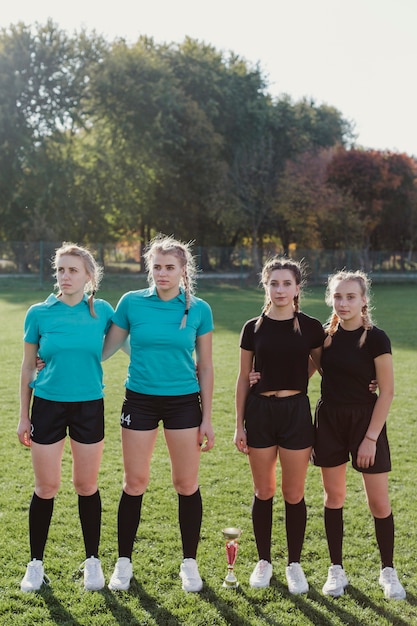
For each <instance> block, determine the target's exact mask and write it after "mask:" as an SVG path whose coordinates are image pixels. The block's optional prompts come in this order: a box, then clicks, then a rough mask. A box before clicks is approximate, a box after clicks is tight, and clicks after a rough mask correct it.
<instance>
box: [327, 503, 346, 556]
mask: <svg viewBox="0 0 417 626" xmlns="http://www.w3.org/2000/svg"><path fill="white" fill-rule="evenodd" d="M324 528H325V530H326V537H327V546H328V548H329V556H330V562H331V564H332V565H342V566H343V554H342V546H343V507H342V508H340V509H329V508H327V506H325V507H324Z"/></svg>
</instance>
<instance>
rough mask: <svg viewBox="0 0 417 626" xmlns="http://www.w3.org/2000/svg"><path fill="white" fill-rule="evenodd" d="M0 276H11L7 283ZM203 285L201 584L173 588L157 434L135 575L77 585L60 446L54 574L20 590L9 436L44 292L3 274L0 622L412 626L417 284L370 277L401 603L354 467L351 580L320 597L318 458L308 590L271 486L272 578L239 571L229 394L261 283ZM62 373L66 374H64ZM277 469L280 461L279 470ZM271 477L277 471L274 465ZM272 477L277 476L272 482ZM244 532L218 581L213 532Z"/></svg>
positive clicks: (72, 501) (113, 431) (172, 531)
mask: <svg viewBox="0 0 417 626" xmlns="http://www.w3.org/2000/svg"><path fill="white" fill-rule="evenodd" d="M6 281H7V282H6ZM136 281H137V278H135V279H127V278H125V279H120V278H119V277H117V278H114V277H105V279H104V282H103V289H102V292H100V294H101V295H102V297H105V298H106V299H108V300H109V301H110V302H112V303H113V304H115V303H116V302H117V300H118V298H119V296H120V295H121V293H122V292H123V291H126V290H128V289H135V288H137V287H139V286H142V284H140V285H137V284H136ZM199 287H200V290H199V294H200V295H201V297H204V298H205V299H207V301H208V302H210V304H211V305H212V307H213V312H214V318H215V325H216V329H215V333H214V362H215V371H216V384H215V397H214V426H215V431H216V445H215V448H214V449H213V450H212V451H211V452H210V453H208V454H207V455H204V456H203V458H202V464H201V475H200V483H201V489H202V494H203V502H204V517H203V527H202V537H201V542H200V547H199V564H200V571H201V574H202V577H203V580H204V588H203V591H202V592H201V593H199V594H185V593H184V592H183V591H181V586H180V580H179V577H178V570H179V563H180V554H181V541H180V537H179V532H178V526H177V518H176V515H177V513H176V508H177V500H176V497H175V493H174V491H173V489H172V486H171V478H170V472H169V463H168V460H167V452H166V448H165V444H164V442H163V437H162V433H160V435H161V436H160V437H159V440H158V443H157V447H156V450H155V453H154V457H153V462H152V470H151V481H150V486H149V489H148V491H147V493H146V496H145V498H144V504H143V509H142V512H143V519H142V523H141V525H140V528H139V533H138V537H137V542H136V545H135V552H134V557H133V559H134V573H135V578H134V580H133V584H132V588H131V590H130V591H129V592H121V593H112V592H110V591H109V590H108V589H107V588H106V589H103V591H101V592H84V591H83V589H82V575H81V573H80V572H79V570H78V565H79V564H80V563H81V562H82V560H83V558H84V556H83V549H82V540H81V530H80V528H79V522H78V512H77V501H76V496H75V495H74V491H73V487H72V484H71V461H70V453H69V449H68V447H67V449H66V451H65V454H64V460H63V475H62V485H61V490H60V493H59V495H58V497H57V498H56V506H55V510H54V516H53V520H52V527H51V532H50V536H49V540H48V544H47V550H46V554H45V567H46V573H47V574H48V575H49V576H50V578H51V585H50V586H48V587H45V588H44V589H43V590H42V591H41V592H40V593H38V594H22V593H21V592H20V591H19V582H20V579H21V577H22V576H23V573H24V569H25V565H26V562H27V558H28V537H27V513H28V505H29V500H30V497H31V493H32V490H33V474H32V469H31V463H30V454H29V453H28V451H27V450H25V449H23V448H22V447H21V446H20V445H19V444H18V441H17V437H16V435H15V428H16V424H17V418H18V414H17V413H18V410H17V407H18V387H19V367H20V360H21V359H20V357H21V352H22V347H21V341H22V324H23V318H24V314H25V311H26V309H27V307H28V306H30V305H31V304H33V303H34V302H36V301H39V300H43V299H44V298H45V297H46V296H47V294H48V293H49V291H48V290H46V289H45V290H43V291H39V289H37V288H34V287H33V286H30V284H29V283H27V282H24V281H23V280H22V281H10V280H8V279H2V283H1V284H0V290H1V292H0V315H1V319H2V327H1V331H0V332H1V336H0V345H1V356H2V376H1V378H0V393H1V397H2V412H1V416H0V424H1V430H2V437H1V440H0V459H1V466H2V468H3V474H4V476H3V480H2V482H1V484H0V511H1V521H2V533H1V537H0V543H1V554H2V568H1V572H0V588H1V590H2V592H1V595H0V621H1V623H2V624H4V626H26V625H27V624H39V625H40V624H42V626H51V625H53V624H61V625H68V626H84V625H86V626H87V625H89V626H114V625H116V624H119V625H120V624H123V626H129V625H131V626H133V625H135V626H137V625H139V624H140V625H141V626H144V625H148V626H157V625H158V626H187V625H189V626H196V625H200V626H263V625H265V626H266V625H270V626H271V625H278V624H279V625H280V626H306V625H311V626H313V625H314V626H340V625H343V624H346V625H347V624H349V625H350V626H374V625H375V624H378V626H390V625H391V626H392V625H394V626H409V625H410V624H415V623H417V602H416V597H417V582H416V581H417V567H416V560H415V554H416V550H417V545H416V544H417V542H416V533H415V529H414V525H413V524H412V523H410V520H413V519H414V518H415V517H416V515H417V504H416V499H415V485H414V483H415V480H414V464H415V460H414V459H415V451H414V442H415V440H416V436H417V433H416V422H415V412H416V400H415V393H414V379H413V373H414V371H415V350H413V346H415V345H416V342H417V335H416V327H415V324H414V309H413V307H412V306H410V302H412V301H413V298H414V290H415V288H414V286H397V285H395V286H390V285H387V286H377V287H375V294H374V295H375V301H374V304H375V307H376V313H375V316H376V319H377V321H378V324H379V325H380V326H381V327H382V328H384V329H385V330H386V331H387V332H388V334H389V335H390V337H391V339H392V343H393V350H394V364H395V374H396V398H395V400H394V403H393V407H392V411H391V414H390V418H389V437H390V443H391V451H392V457H393V472H392V474H391V477H390V491H391V499H392V505H393V509H394V514H395V521H396V566H397V569H398V572H399V575H400V578H401V580H402V582H403V584H404V586H405V588H406V591H407V600H405V601H404V602H395V601H392V602H389V601H387V600H384V598H383V595H382V591H381V589H380V588H379V585H378V583H377V577H378V571H379V562H378V556H377V555H378V550H377V546H376V543H375V539H374V529H373V522H372V518H371V517H370V515H369V513H368V510H367V507H366V503H365V497H364V493H363V488H362V486H361V481H360V477H359V476H358V474H357V473H356V472H355V471H354V470H352V469H351V468H349V469H348V473H347V476H348V497H347V502H346V507H345V508H346V516H345V518H346V520H345V561H346V563H345V566H346V570H347V573H348V576H349V581H350V585H349V586H348V588H347V589H346V593H345V595H344V596H343V597H341V598H339V599H335V600H333V599H331V598H328V597H325V596H323V594H322V592H321V587H322V585H323V583H324V581H325V579H326V576H327V567H328V564H329V563H328V554H327V548H326V544H325V539H324V529H323V515H322V487H321V482H320V477H319V472H318V470H317V468H314V467H310V468H309V472H308V478H307V489H306V501H307V506H308V525H307V536H306V541H305V545H304V550H303V565H304V569H305V572H306V575H307V578H308V580H309V583H310V591H309V593H308V594H307V595H303V596H291V595H290V594H289V593H288V591H287V588H286V584H285V574H284V568H285V554H286V540H285V531H284V522H283V518H284V510H283V503H282V498H281V496H280V495H279V494H278V493H277V496H276V498H275V503H274V526H273V565H274V575H273V578H272V581H271V582H272V584H271V587H270V588H269V589H258V590H257V589H251V588H250V587H249V583H248V579H249V575H250V573H251V570H252V568H253V566H254V564H255V562H256V548H255V543H254V539H253V533H252V528H251V520H250V508H251V500H252V485H251V479H250V470H249V467H248V463H247V459H246V458H244V457H243V456H242V455H240V454H238V453H237V452H236V450H235V449H234V446H233V444H232V436H233V428H234V417H233V413H234V409H233V395H234V384H235V380H236V375H237V367H238V341H239V332H240V329H241V326H242V324H243V322H244V321H245V320H246V319H248V318H249V317H252V316H253V315H256V314H258V313H259V312H260V309H261V306H262V299H263V296H262V293H261V291H260V290H259V289H252V288H247V289H239V288H237V287H235V286H233V285H217V286H214V285H210V284H206V283H204V284H202V282H201V283H200V285H199ZM323 297H324V286H323V287H320V288H307V290H306V293H305V296H304V298H303V300H302V308H303V309H304V310H305V311H306V312H307V313H308V314H310V315H315V316H317V317H319V318H320V319H321V320H323V321H324V320H325V318H326V317H327V315H328V310H327V307H326V306H325V305H324V302H323ZM126 365H127V360H126V357H125V355H124V354H121V353H120V354H117V355H115V356H114V357H112V359H110V360H109V361H108V362H106V363H105V380H106V399H105V402H106V446H105V451H104V457H103V463H102V468H101V472H100V489H101V495H102V500H103V529H102V540H101V559H102V563H103V569H104V572H105V576H106V580H107V581H108V578H109V575H110V573H111V571H112V568H113V566H114V562H115V558H116V551H117V546H116V543H117V540H116V517H117V505H118V500H119V495H120V489H121V481H122V462H121V449H120V435H119V425H118V415H119V411H120V406H121V402H122V397H123V380H124V378H125V374H126ZM63 383H64V384H65V381H63ZM318 385H319V380H318V377H317V375H315V377H314V378H313V380H312V381H311V383H310V398H311V402H312V405H314V403H315V400H316V398H317V395H318ZM278 473H279V472H278ZM278 479H279V476H278ZM278 483H279V480H278ZM229 525H238V526H240V527H241V528H242V529H243V534H242V537H241V540H240V547H239V552H238V557H237V561H236V568H235V571H236V574H237V577H238V579H239V581H240V588H239V589H238V590H237V591H236V592H235V591H231V590H227V589H223V588H222V581H223V578H224V577H225V575H226V554H225V548H224V540H223V537H222V535H221V529H222V528H223V527H225V526H229Z"/></svg>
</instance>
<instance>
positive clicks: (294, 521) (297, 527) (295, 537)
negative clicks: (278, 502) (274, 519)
mask: <svg viewBox="0 0 417 626" xmlns="http://www.w3.org/2000/svg"><path fill="white" fill-rule="evenodd" d="M306 524H307V507H306V503H305V501H304V498H303V499H302V500H300V502H298V503H297V504H290V503H289V502H285V528H286V531H287V548H288V565H289V564H290V563H299V562H300V558H301V550H302V548H303V543H304V535H305V530H306Z"/></svg>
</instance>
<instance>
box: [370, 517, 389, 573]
mask: <svg viewBox="0 0 417 626" xmlns="http://www.w3.org/2000/svg"><path fill="white" fill-rule="evenodd" d="M374 524H375V535H376V540H377V543H378V548H379V553H380V555H381V564H382V568H384V567H394V565H393V559H394V516H393V514H392V513H390V515H388V517H384V518H382V519H381V518H378V517H374Z"/></svg>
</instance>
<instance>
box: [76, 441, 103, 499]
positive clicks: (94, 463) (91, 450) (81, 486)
mask: <svg viewBox="0 0 417 626" xmlns="http://www.w3.org/2000/svg"><path fill="white" fill-rule="evenodd" d="M103 448H104V440H102V441H99V442H97V443H80V442H79V441H74V440H73V439H71V450H72V480H73V483H74V489H75V491H76V492H77V493H78V494H79V495H80V496H92V495H93V494H94V493H96V491H97V489H98V482H97V481H98V472H99V469H100V463H101V457H102V456H103Z"/></svg>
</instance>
